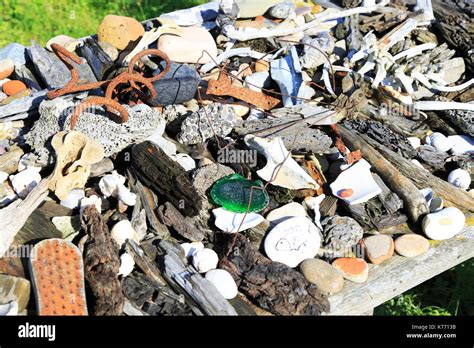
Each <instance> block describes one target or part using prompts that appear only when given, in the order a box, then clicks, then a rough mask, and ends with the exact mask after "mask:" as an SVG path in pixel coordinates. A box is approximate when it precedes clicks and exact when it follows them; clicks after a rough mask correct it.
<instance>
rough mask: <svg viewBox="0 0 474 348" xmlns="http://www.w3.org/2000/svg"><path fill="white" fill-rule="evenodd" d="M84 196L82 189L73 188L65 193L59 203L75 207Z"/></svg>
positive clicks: (70, 207)
mask: <svg viewBox="0 0 474 348" xmlns="http://www.w3.org/2000/svg"><path fill="white" fill-rule="evenodd" d="M84 196H85V192H84V190H82V189H74V190H71V191H70V192H69V193H68V194H67V196H66V199H64V200H62V201H61V203H60V204H61V205H63V206H65V207H68V208H69V209H76V208H78V207H79V205H80V203H81V199H83V198H84Z"/></svg>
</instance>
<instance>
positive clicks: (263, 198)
mask: <svg viewBox="0 0 474 348" xmlns="http://www.w3.org/2000/svg"><path fill="white" fill-rule="evenodd" d="M252 186H254V188H253V190H252V202H251V203H250V209H249V213H251V212H256V211H260V210H262V209H264V208H265V207H266V206H267V205H268V202H269V197H268V193H267V192H266V191H265V190H264V189H263V182H261V181H260V180H255V181H251V180H247V179H245V178H244V177H242V176H240V175H239V174H232V175H229V176H226V177H223V178H221V179H219V180H217V181H216V182H215V183H214V185H213V186H212V189H211V198H212V200H213V202H214V203H215V204H216V205H220V206H222V207H223V208H224V209H226V210H228V211H232V212H234V213H245V212H246V211H247V208H248V204H249V200H250V190H251V187H252Z"/></svg>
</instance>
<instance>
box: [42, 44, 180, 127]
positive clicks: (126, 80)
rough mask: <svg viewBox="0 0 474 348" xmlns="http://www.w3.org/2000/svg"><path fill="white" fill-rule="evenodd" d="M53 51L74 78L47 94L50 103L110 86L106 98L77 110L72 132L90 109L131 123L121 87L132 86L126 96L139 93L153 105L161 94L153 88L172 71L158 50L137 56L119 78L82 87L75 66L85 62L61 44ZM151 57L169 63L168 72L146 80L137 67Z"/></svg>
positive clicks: (92, 100)
mask: <svg viewBox="0 0 474 348" xmlns="http://www.w3.org/2000/svg"><path fill="white" fill-rule="evenodd" d="M51 48H52V50H53V52H54V53H55V54H56V55H57V56H58V58H59V59H60V60H61V61H62V62H63V63H64V64H65V65H66V67H67V68H68V70H69V72H70V74H71V80H69V82H68V83H67V84H66V85H65V86H64V87H63V88H61V89H57V90H54V91H50V92H48V94H47V97H48V99H54V98H57V97H60V96H63V95H65V94H69V93H76V92H83V91H89V90H93V89H96V88H101V87H104V86H107V88H106V90H105V97H98V96H92V97H89V98H87V99H86V100H84V101H83V102H81V103H80V104H79V105H78V106H77V107H76V108H75V110H74V112H73V114H72V117H71V124H70V129H71V130H72V129H74V126H75V125H76V123H77V120H78V118H79V116H80V114H81V113H82V111H83V110H85V109H86V108H87V107H91V106H95V105H96V106H104V107H105V109H106V110H107V111H108V112H111V113H113V114H115V113H114V112H112V110H115V111H116V112H118V115H117V116H119V117H120V118H119V122H120V123H122V122H127V121H128V112H127V110H126V109H125V108H124V107H123V106H122V105H121V104H120V103H119V101H118V99H119V94H120V93H119V92H118V86H119V85H124V84H128V85H129V86H130V87H129V88H127V89H125V90H124V91H123V92H122V93H128V92H130V91H134V92H136V95H137V96H138V98H139V99H140V100H141V101H142V102H147V101H148V102H149V101H150V100H153V99H156V97H157V93H156V91H155V89H154V88H153V82H155V81H156V80H159V79H160V78H162V77H163V76H164V75H165V74H166V73H167V72H168V71H169V70H170V68H171V63H170V59H169V58H168V56H167V55H166V53H164V52H162V51H160V50H157V49H147V50H143V51H141V52H139V53H137V54H136V55H135V56H133V58H132V59H131V60H130V64H129V66H128V69H127V71H125V72H123V73H121V74H120V75H117V76H116V77H115V78H113V79H111V80H106V81H98V82H91V83H85V84H81V85H79V84H78V82H79V73H78V72H77V70H76V68H75V67H74V65H73V64H72V63H71V61H72V62H74V63H76V64H81V60H80V58H79V57H78V56H76V55H75V54H73V53H71V52H69V51H68V50H66V49H65V48H64V47H62V46H60V45H58V44H52V45H51ZM147 55H154V56H158V57H160V58H161V59H163V60H164V61H165V64H166V65H165V68H164V69H163V71H162V72H160V73H159V74H158V75H155V76H152V77H149V78H146V77H144V76H142V75H141V74H140V73H139V72H136V71H135V68H134V67H135V64H136V63H137V62H138V61H139V60H140V59H141V58H142V57H143V56H147ZM138 84H141V85H143V86H144V87H145V88H146V89H147V90H148V92H149V94H150V96H148V95H147V94H146V93H144V92H143V91H142V90H141V89H140V88H139V87H138ZM114 92H116V96H115V98H114Z"/></svg>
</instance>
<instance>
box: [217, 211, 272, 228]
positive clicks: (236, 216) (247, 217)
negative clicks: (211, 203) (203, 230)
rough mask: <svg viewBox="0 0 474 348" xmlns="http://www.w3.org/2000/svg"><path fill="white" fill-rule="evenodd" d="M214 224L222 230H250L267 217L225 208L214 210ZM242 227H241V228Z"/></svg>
mask: <svg viewBox="0 0 474 348" xmlns="http://www.w3.org/2000/svg"><path fill="white" fill-rule="evenodd" d="M212 214H213V215H214V218H215V221H214V224H215V225H216V227H217V228H218V229H220V230H221V231H222V232H227V233H237V232H242V231H245V230H248V229H249V228H252V227H255V226H257V225H258V224H260V223H262V222H263V221H264V220H265V218H264V217H263V216H262V215H260V214H257V213H247V214H245V213H234V212H231V211H228V210H225V209H224V208H217V209H213V210H212ZM239 227H240V228H239Z"/></svg>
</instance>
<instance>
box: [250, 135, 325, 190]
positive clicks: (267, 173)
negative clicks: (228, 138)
mask: <svg viewBox="0 0 474 348" xmlns="http://www.w3.org/2000/svg"><path fill="white" fill-rule="evenodd" d="M244 140H245V143H246V144H247V146H249V147H250V148H252V149H256V150H257V151H258V152H260V153H262V154H263V155H264V156H265V157H266V159H267V164H266V165H265V167H264V168H262V169H260V170H258V171H257V174H258V176H259V177H260V178H262V179H263V180H265V181H268V182H270V183H271V184H272V185H276V186H281V187H284V188H288V189H291V190H299V189H305V188H309V189H318V188H319V185H318V184H317V183H316V181H314V179H313V178H312V177H311V176H310V175H309V174H308V173H306V172H305V171H304V169H303V168H301V167H300V166H299V165H298V163H296V161H295V160H294V159H293V158H292V157H291V154H290V153H289V152H288V150H287V149H286V147H285V144H284V143H283V141H282V140H281V138H278V137H276V138H273V139H271V140H270V141H269V140H267V139H264V138H259V137H256V136H254V135H250V134H249V135H246V136H245V139H244ZM282 163H283V165H281V164H282Z"/></svg>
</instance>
